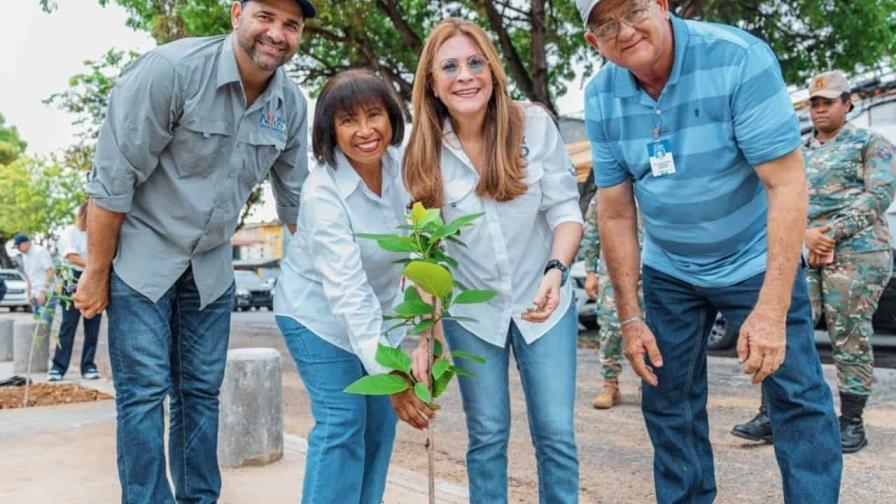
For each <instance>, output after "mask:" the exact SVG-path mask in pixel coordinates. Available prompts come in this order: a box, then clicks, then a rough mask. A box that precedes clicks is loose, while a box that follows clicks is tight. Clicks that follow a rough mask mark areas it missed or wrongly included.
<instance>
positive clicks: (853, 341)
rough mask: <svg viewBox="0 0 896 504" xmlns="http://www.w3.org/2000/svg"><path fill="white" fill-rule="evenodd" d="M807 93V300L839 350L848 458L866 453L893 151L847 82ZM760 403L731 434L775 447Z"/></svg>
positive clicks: (816, 80)
mask: <svg viewBox="0 0 896 504" xmlns="http://www.w3.org/2000/svg"><path fill="white" fill-rule="evenodd" d="M809 82H810V84H809V101H810V102H809V103H810V108H809V113H810V117H811V119H812V125H813V126H814V128H813V131H812V134H811V135H810V136H809V138H808V139H807V140H806V141H805V142H804V143H803V156H804V158H805V163H806V173H807V178H808V179H809V223H808V229H807V230H806V236H805V240H806V247H807V249H808V252H809V255H808V262H809V270H808V271H807V274H806V278H807V280H808V282H809V296H810V298H811V299H812V314H813V316H814V322H815V323H816V324H817V323H818V320H819V319H820V318H821V317H822V316H824V317H825V321H826V322H827V330H828V334H829V335H830V339H831V345H832V346H833V352H832V355H833V358H834V364H835V366H836V368H837V388H838V389H839V392H840V443H841V447H842V450H843V453H854V452H857V451H859V450H861V449H862V448H864V447H865V446H866V445H867V444H868V440H867V438H866V435H865V426H864V422H863V421H862V413H863V411H864V409H865V404H866V403H867V401H868V397H869V396H870V395H871V387H872V384H873V383H874V353H873V349H872V346H871V337H872V336H873V335H874V327H873V326H872V324H871V319H872V317H873V316H874V312H875V311H877V302H878V300H879V299H880V296H881V294H882V293H883V291H884V288H885V287H886V285H887V282H889V281H890V274H891V273H892V268H893V256H892V248H891V245H890V235H889V229H888V227H887V219H886V216H885V212H886V210H887V208H888V207H889V206H890V203H891V202H892V201H893V192H894V191H896V157H894V154H893V145H892V144H890V143H889V142H888V141H887V140H886V139H885V138H883V137H882V136H880V135H878V134H876V133H873V132H871V131H869V130H867V129H863V128H858V127H856V126H853V125H852V124H850V123H849V122H848V121H847V114H848V113H849V112H850V111H851V110H852V109H853V104H852V99H851V91H850V87H849V81H848V80H847V78H846V75H844V74H843V73H842V72H839V71H833V72H825V73H821V74H819V75H816V76H815V77H813V78H812V79H811V80H810V81H809ZM767 401H768V399H767V398H766V397H764V396H763V398H762V400H761V404H762V406H760V410H759V413H758V414H757V415H756V417H754V418H753V419H752V420H750V421H749V422H746V423H744V424H739V425H736V426H734V429H733V430H732V434H734V435H736V436H738V437H742V438H746V439H751V440H759V439H763V440H767V441H770V440H771V439H772V438H773V430H772V424H771V421H770V420H769V418H768V412H767V406H766V403H767Z"/></svg>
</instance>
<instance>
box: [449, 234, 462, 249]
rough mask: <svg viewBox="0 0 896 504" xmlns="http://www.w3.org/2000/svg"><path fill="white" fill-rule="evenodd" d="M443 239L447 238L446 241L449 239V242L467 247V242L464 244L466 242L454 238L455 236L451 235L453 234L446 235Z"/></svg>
mask: <svg viewBox="0 0 896 504" xmlns="http://www.w3.org/2000/svg"><path fill="white" fill-rule="evenodd" d="M445 239H446V240H448V241H450V242H452V243H456V244H457V245H459V246H461V247H463V248H467V244H466V243H464V242H462V241H461V240H459V239H457V238H455V237H453V236H446V237H445Z"/></svg>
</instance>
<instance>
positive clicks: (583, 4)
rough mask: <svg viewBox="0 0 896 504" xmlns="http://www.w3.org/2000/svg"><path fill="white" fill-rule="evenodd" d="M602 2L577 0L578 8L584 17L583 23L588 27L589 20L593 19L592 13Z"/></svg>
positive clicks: (597, 0)
mask: <svg viewBox="0 0 896 504" xmlns="http://www.w3.org/2000/svg"><path fill="white" fill-rule="evenodd" d="M598 2H600V0H576V8H578V9H579V14H580V15H581V16H582V22H583V23H585V24H586V25H587V24H588V18H589V17H591V11H592V10H594V6H595V5H597V3H598Z"/></svg>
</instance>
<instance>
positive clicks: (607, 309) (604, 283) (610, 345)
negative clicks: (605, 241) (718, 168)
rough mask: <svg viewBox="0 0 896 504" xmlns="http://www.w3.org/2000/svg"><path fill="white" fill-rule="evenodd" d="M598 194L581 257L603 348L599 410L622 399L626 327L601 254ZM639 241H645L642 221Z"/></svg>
mask: <svg viewBox="0 0 896 504" xmlns="http://www.w3.org/2000/svg"><path fill="white" fill-rule="evenodd" d="M597 196H598V195H597V193H595V194H594V197H592V198H591V201H590V202H589V203H588V209H587V210H586V211H585V228H584V232H583V234H582V243H581V245H579V257H578V258H577V259H579V260H582V261H584V262H585V273H586V276H585V294H586V295H587V296H588V297H589V298H590V299H594V300H596V301H597V325H598V327H599V329H598V346H599V349H600V350H599V351H600V365H601V375H602V376H603V378H604V383H603V386H602V387H601V391H600V392H598V394H597V395H596V396H594V399H592V400H591V406H593V407H594V408H595V409H609V408H612V407H613V406H615V405H617V404H619V403H620V401H622V392H621V390H620V387H619V375H621V374H622V364H623V362H624V361H625V358H624V356H623V355H622V330H621V329H620V328H619V317H618V316H617V315H616V301H615V296H614V295H613V284H612V283H611V282H610V275H609V274H608V273H607V262H606V261H604V260H603V257H601V254H600V232H599V229H598V227H597ZM638 232H639V241H641V238H640V234H641V228H640V222H639V228H638Z"/></svg>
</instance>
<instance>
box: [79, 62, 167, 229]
mask: <svg viewBox="0 0 896 504" xmlns="http://www.w3.org/2000/svg"><path fill="white" fill-rule="evenodd" d="M176 84H177V77H176V74H175V70H174V67H173V66H172V65H171V63H170V62H169V61H168V60H166V59H165V58H164V57H162V56H160V55H158V54H156V53H153V52H150V53H147V54H145V55H144V56H142V57H140V58H139V59H137V60H136V61H134V62H133V63H132V64H131V65H129V66H128V67H127V68H126V69H125V70H124V72H122V74H121V76H120V77H119V78H118V81H117V82H116V84H115V88H114V89H113V90H112V93H111V95H110V96H109V107H108V110H107V113H106V119H105V120H104V121H103V126H102V128H101V129H100V136H99V139H98V140H97V146H96V154H95V155H94V159H93V169H92V170H91V172H90V173H89V174H88V177H87V187H86V190H87V194H88V195H89V196H90V197H91V198H92V199H93V201H94V202H95V203H96V204H97V205H99V206H101V207H103V208H105V209H106V210H109V211H112V212H118V213H128V212H129V211H130V210H131V200H132V199H133V196H134V191H135V190H136V188H137V187H138V186H139V185H140V184H142V183H143V182H144V181H145V180H146V179H147V178H149V176H150V175H152V173H153V171H154V170H155V169H156V167H158V165H159V156H160V155H161V153H162V151H163V150H164V149H165V147H166V146H167V145H168V143H169V142H170V141H171V139H172V137H173V129H174V128H173V125H174V123H175V120H176V117H177V112H176V109H177V107H176V102H177V100H176V94H177V93H176Z"/></svg>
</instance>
